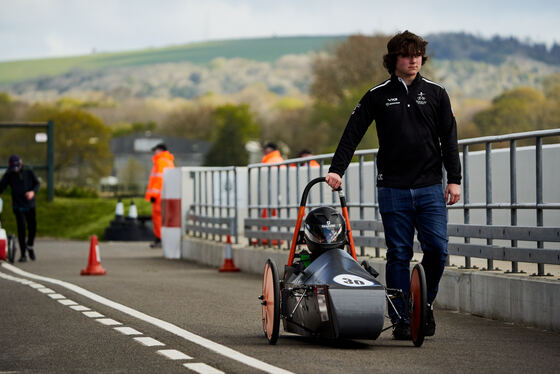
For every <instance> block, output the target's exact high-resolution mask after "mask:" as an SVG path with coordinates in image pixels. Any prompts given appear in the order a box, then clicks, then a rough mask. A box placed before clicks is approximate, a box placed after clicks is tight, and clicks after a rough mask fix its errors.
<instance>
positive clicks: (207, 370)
mask: <svg viewBox="0 0 560 374" xmlns="http://www.w3.org/2000/svg"><path fill="white" fill-rule="evenodd" d="M183 366H184V367H186V368H189V369H191V370H192V371H196V372H197V373H199V374H225V373H224V372H223V371H221V370H218V369H214V368H213V367H212V366H210V365H206V364H203V363H194V364H183Z"/></svg>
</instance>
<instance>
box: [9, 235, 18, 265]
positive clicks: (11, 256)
mask: <svg viewBox="0 0 560 374" xmlns="http://www.w3.org/2000/svg"><path fill="white" fill-rule="evenodd" d="M7 244H8V261H9V262H10V263H12V264H13V263H14V259H15V257H16V238H15V236H13V235H8V243H7Z"/></svg>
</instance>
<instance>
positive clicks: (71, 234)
mask: <svg viewBox="0 0 560 374" xmlns="http://www.w3.org/2000/svg"><path fill="white" fill-rule="evenodd" d="M46 195H47V194H46V191H43V190H41V191H40V192H39V194H38V196H37V210H36V212H37V237H50V238H61V239H79V240H87V239H89V237H90V236H91V235H97V236H98V238H100V239H103V237H104V231H105V228H106V227H107V226H109V223H110V222H111V220H112V219H114V217H115V206H116V204H117V199H112V198H111V199H108V198H68V197H55V199H54V201H53V202H50V203H49V202H47V196H46ZM2 199H3V200H4V209H3V212H2V216H1V220H2V227H3V228H4V229H6V231H7V232H9V233H16V232H17V227H16V222H15V218H14V214H13V212H12V199H11V196H10V192H9V191H6V192H4V193H3V194H2ZM123 202H124V206H125V215H126V214H128V206H129V204H130V199H126V200H123ZM134 203H135V204H136V207H137V208H138V214H139V215H150V214H151V207H150V203H149V202H147V201H145V200H144V199H142V198H140V197H138V198H135V199H134Z"/></svg>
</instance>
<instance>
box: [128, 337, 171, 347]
mask: <svg viewBox="0 0 560 374" xmlns="http://www.w3.org/2000/svg"><path fill="white" fill-rule="evenodd" d="M134 340H136V341H137V342H138V343H142V344H144V345H147V346H148V347H155V346H158V345H165V344H163V343H162V342H160V341H159V340H155V339H154V338H150V337H148V336H141V337H139V338H134Z"/></svg>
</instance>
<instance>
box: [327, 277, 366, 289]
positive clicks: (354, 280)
mask: <svg viewBox="0 0 560 374" xmlns="http://www.w3.org/2000/svg"><path fill="white" fill-rule="evenodd" d="M333 281H335V282H336V283H338V284H341V285H343V286H347V287H368V286H373V282H372V281H368V280H367V279H364V278H362V277H359V276H357V275H352V274H339V275H337V276H336V277H334V278H333Z"/></svg>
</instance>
